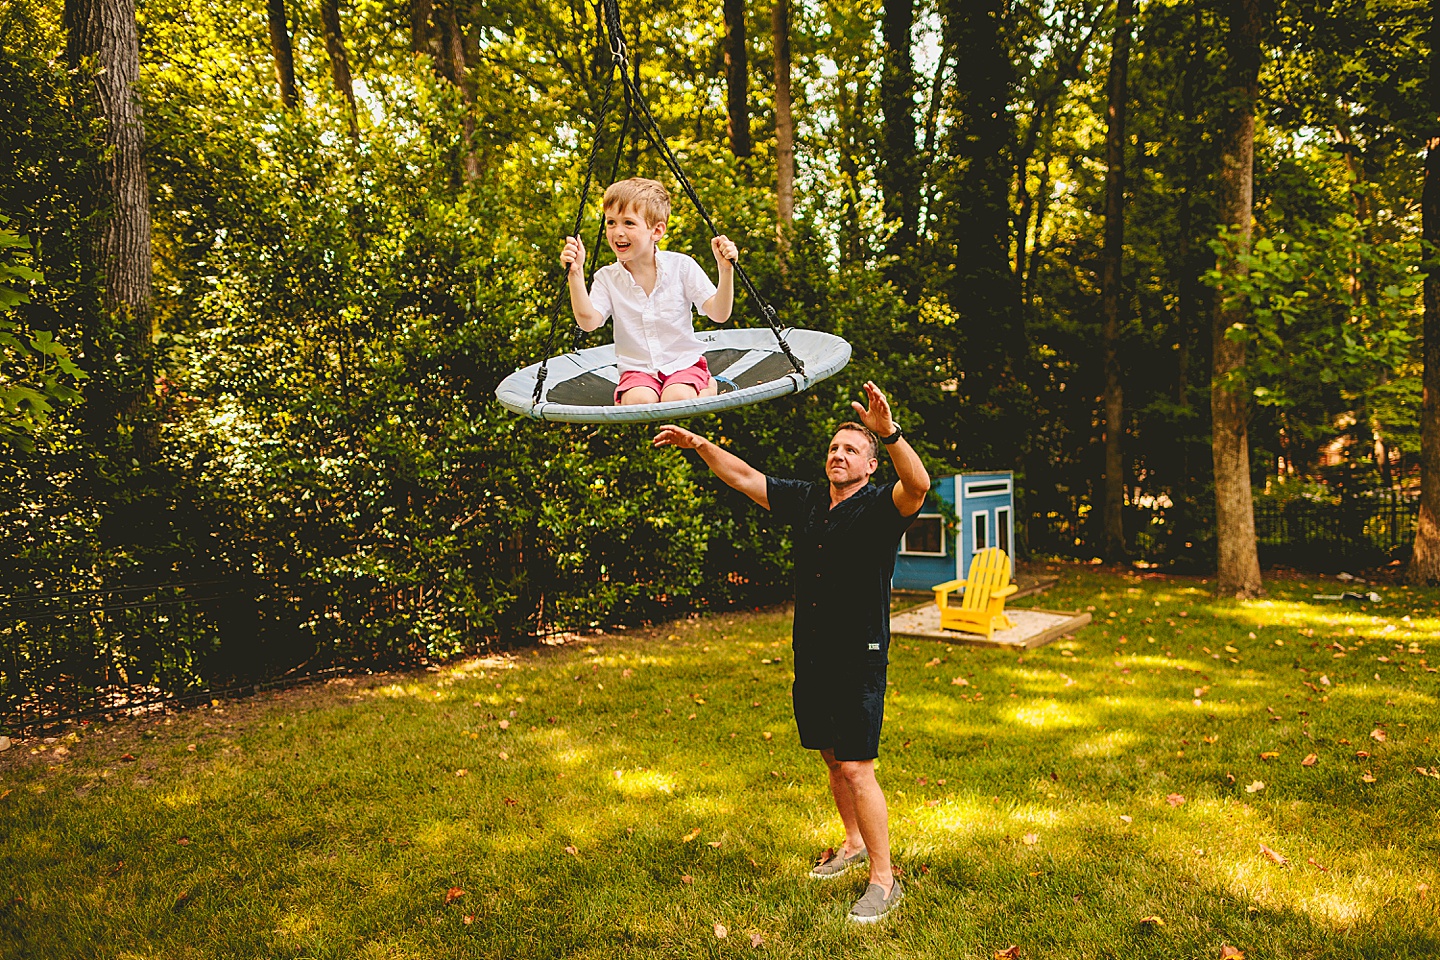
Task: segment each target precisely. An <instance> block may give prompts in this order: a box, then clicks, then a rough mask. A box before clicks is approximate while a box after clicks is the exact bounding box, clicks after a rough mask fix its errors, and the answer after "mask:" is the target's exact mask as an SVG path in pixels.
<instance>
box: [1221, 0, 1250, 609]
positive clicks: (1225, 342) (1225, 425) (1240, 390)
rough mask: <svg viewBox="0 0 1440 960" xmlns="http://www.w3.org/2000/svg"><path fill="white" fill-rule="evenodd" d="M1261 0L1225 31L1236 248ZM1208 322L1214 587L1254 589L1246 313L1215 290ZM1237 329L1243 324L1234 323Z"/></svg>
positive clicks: (1226, 139) (1229, 220) (1224, 138)
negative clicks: (1216, 578)
mask: <svg viewBox="0 0 1440 960" xmlns="http://www.w3.org/2000/svg"><path fill="white" fill-rule="evenodd" d="M1261 2H1262V0H1232V2H1231V5H1230V7H1231V9H1230V34H1229V50H1228V53H1229V60H1230V63H1229V91H1228V96H1229V101H1230V102H1229V108H1228V115H1227V116H1226V118H1225V120H1224V125H1225V128H1224V130H1223V131H1222V133H1221V140H1220V144H1221V150H1220V177H1219V213H1220V218H1221V222H1222V223H1224V224H1226V225H1227V226H1229V227H1232V228H1234V229H1235V230H1236V231H1237V232H1238V236H1239V239H1240V251H1239V252H1241V253H1245V252H1248V251H1249V249H1250V236H1251V229H1252V226H1253V221H1252V210H1251V207H1252V204H1253V189H1254V186H1255V99H1256V97H1257V96H1258V94H1259V86H1260V82H1259V76H1260V33H1261V29H1262V23H1261V11H1260V5H1261ZM1221 270H1222V271H1224V272H1225V273H1228V274H1229V275H1231V276H1240V275H1243V273H1242V271H1243V268H1242V267H1241V266H1240V265H1239V264H1238V263H1236V262H1235V261H1233V260H1232V261H1230V262H1227V263H1222V264H1221ZM1213 316H1214V324H1213V331H1214V335H1213V340H1214V342H1213V349H1214V365H1213V368H1212V374H1211V380H1210V414H1211V429H1212V433H1211V440H1210V449H1211V456H1212V458H1213V460H1214V463H1215V527H1216V531H1215V532H1216V538H1217V541H1218V542H1217V547H1218V553H1219V570H1218V574H1219V582H1218V586H1217V590H1218V592H1219V593H1220V594H1221V595H1222V596H1235V597H1254V596H1258V595H1259V594H1260V593H1261V584H1260V558H1259V554H1258V552H1257V548H1256V544H1255V504H1254V500H1253V498H1252V495H1251V491H1250V437H1249V430H1248V426H1247V423H1246V420H1247V418H1248V416H1249V404H1248V403H1247V398H1246V393H1245V391H1246V387H1245V381H1244V377H1243V368H1244V366H1245V341H1244V339H1243V337H1242V336H1236V337H1234V338H1232V337H1231V336H1227V333H1229V332H1230V331H1231V330H1232V328H1233V327H1236V326H1237V325H1239V326H1243V324H1244V323H1245V321H1246V320H1247V318H1248V313H1247V311H1246V308H1245V305H1244V304H1243V303H1240V302H1239V301H1238V300H1236V299H1235V298H1233V297H1224V296H1221V297H1216V298H1215V311H1214V314H1213ZM1234 332H1235V333H1236V334H1242V333H1243V330H1241V329H1237V330H1235V331H1234Z"/></svg>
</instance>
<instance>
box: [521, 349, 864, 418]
mask: <svg viewBox="0 0 1440 960" xmlns="http://www.w3.org/2000/svg"><path fill="white" fill-rule="evenodd" d="M697 335H698V336H699V339H700V343H701V344H702V345H703V346H704V348H705V360H706V362H707V363H708V364H709V366H710V375H711V376H713V377H716V378H717V379H718V378H722V377H723V378H724V379H726V380H729V381H731V383H733V385H734V387H733V389H729V390H728V392H724V393H720V394H718V395H716V396H713V397H696V398H695V399H693V400H674V401H671V402H669V403H640V404H631V405H629V406H620V405H618V404H616V403H615V387H616V385H617V384H619V382H620V370H619V367H618V366H617V365H616V362H615V345H614V344H606V345H604V346H600V347H590V348H588V349H585V350H579V351H577V352H574V353H566V354H562V355H560V356H558V357H552V358H551V359H550V360H549V362H548V372H547V374H546V377H545V389H544V391H543V392H542V393H541V396H540V402H539V403H536V402H534V395H535V381H536V379H537V378H538V376H539V373H540V364H538V363H532V364H531V365H530V366H528V367H525V368H524V369H522V370H516V371H515V372H514V373H512V374H510V376H508V377H506V378H505V379H504V380H502V381H501V382H500V386H498V387H496V388H495V397H496V399H498V400H499V401H500V404H501V406H503V407H505V408H506V409H507V410H512V411H514V412H515V413H520V414H524V415H525V416H527V417H531V418H532V419H535V420H558V421H563V422H565V423H647V422H650V421H655V420H681V419H684V418H686V417H695V416H699V415H701V414H704V413H716V412H718V411H720V410H730V409H733V408H735V407H743V406H745V405H747V404H751V403H759V402H760V401H762V400H772V399H774V398H775V397H783V396H785V395H786V394H789V393H799V392H800V391H802V390H804V389H806V388H807V387H809V386H810V385H811V384H814V383H818V382H819V381H821V380H824V379H825V378H826V377H828V376H831V375H832V374H834V373H837V372H839V371H840V370H841V369H842V368H843V367H844V366H845V364H847V363H849V362H850V344H848V343H846V342H845V341H844V340H842V339H840V338H839V337H837V336H835V335H834V334H829V333H821V332H819V331H817V330H789V331H787V332H786V334H785V339H786V341H787V342H788V343H789V344H790V349H791V350H792V351H793V352H794V354H795V356H796V357H797V358H799V360H800V362H801V363H802V364H804V366H805V372H804V373H803V374H802V373H797V372H796V371H795V369H794V367H792V366H791V365H790V361H789V360H788V359H786V357H785V354H783V353H782V352H780V348H779V345H778V344H776V342H775V334H774V333H772V332H771V331H769V330H761V329H734V330H707V331H703V332H700V333H698V334H697ZM727 386H728V385H727ZM722 389H725V388H724V387H722Z"/></svg>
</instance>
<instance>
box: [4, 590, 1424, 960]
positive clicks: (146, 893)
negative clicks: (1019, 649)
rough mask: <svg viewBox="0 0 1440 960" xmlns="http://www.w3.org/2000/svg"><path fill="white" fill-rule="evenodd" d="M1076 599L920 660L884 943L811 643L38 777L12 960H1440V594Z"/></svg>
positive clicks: (611, 663) (353, 713)
mask: <svg viewBox="0 0 1440 960" xmlns="http://www.w3.org/2000/svg"><path fill="white" fill-rule="evenodd" d="M1056 572H1058V573H1060V575H1061V580H1060V583H1059V585H1058V586H1057V587H1055V588H1054V589H1052V590H1051V591H1050V592H1049V593H1048V594H1046V595H1044V596H1043V597H1039V598H1032V601H1033V602H1034V603H1035V604H1036V605H1039V606H1045V607H1049V608H1079V609H1087V608H1090V609H1093V611H1094V616H1095V622H1094V623H1093V624H1092V625H1091V626H1089V627H1086V628H1085V629H1083V630H1082V631H1080V633H1079V634H1078V635H1076V636H1075V637H1074V638H1073V639H1068V640H1061V641H1058V642H1056V643H1054V644H1052V645H1050V646H1048V647H1045V648H1043V649H1040V650H1036V651H1032V652H1029V653H1026V654H1023V655H1020V656H1017V655H1016V653H1014V652H1003V651H998V650H990V649H983V648H974V647H964V646H953V647H952V646H947V645H945V644H941V643H935V642H927V641H915V640H906V639H900V638H897V641H896V644H895V646H894V648H893V650H892V653H891V668H890V677H891V682H892V686H891V694H890V703H889V706H888V708H887V716H886V725H885V736H884V740H883V743H882V747H881V761H880V766H879V773H880V780H881V783H882V785H883V786H884V787H885V789H886V791H887V794H888V797H889V800H890V809H891V819H892V823H891V830H892V835H893V838H894V844H895V854H896V861H897V863H898V864H899V866H900V867H901V868H902V869H903V871H904V881H905V883H906V887H907V891H908V894H909V895H908V898H907V900H906V902H905V904H904V906H903V907H902V908H901V909H900V911H899V912H898V913H897V914H896V916H895V917H894V918H893V919H890V920H887V921H885V922H884V923H882V924H880V925H879V926H878V927H870V928H856V927H854V926H852V925H850V924H849V923H848V921H847V920H846V919H845V914H846V910H847V909H848V907H849V904H850V902H851V900H853V899H854V898H855V897H856V896H858V895H859V894H860V893H861V892H862V890H863V887H864V878H863V875H859V874H853V873H852V874H851V875H848V876H846V877H844V878H841V879H840V880H837V881H831V882H829V883H820V882H816V881H811V880H809V879H807V877H806V876H805V874H806V871H807V870H808V868H809V866H810V863H811V859H812V857H813V856H814V855H815V854H816V853H817V852H819V851H820V850H822V849H823V848H825V847H827V846H830V845H838V844H839V842H840V840H841V839H842V835H841V831H840V827H839V821H838V820H837V819H836V817H835V816H834V813H833V810H832V807H831V804H830V800H829V796H828V794H827V792H826V787H825V782H826V781H825V776H824V768H823V765H822V764H821V763H820V761H819V760H818V758H817V757H815V756H814V755H813V754H808V753H806V752H805V751H802V750H801V749H800V748H799V746H798V744H797V741H796V737H795V732H794V726H793V722H792V719H791V715H790V703H789V683H790V653H789V632H788V627H789V615H788V611H773V612H762V613H756V614H725V615H715V616H710V617H705V618H700V619H693V620H689V621H686V622H683V623H679V624H669V625H666V626H662V627H657V628H655V629H652V630H644V631H631V632H628V633H623V634H608V635H605V636H600V637H595V638H591V639H588V640H585V641H581V642H578V643H575V644H572V645H568V646H565V647H560V648H551V649H545V650H543V651H538V652H536V653H533V654H532V653H525V654H523V655H520V656H516V657H514V658H494V659H489V660H473V661H469V662H466V663H463V664H460V665H457V666H455V667H453V668H447V669H442V670H438V671H432V672H429V673H421V674H414V675H405V676H388V677H380V678H374V679H368V680H367V679H361V680H356V681H353V682H351V681H337V682H332V683H330V684H328V685H324V686H316V687H310V688H306V689H302V690H296V691H291V692H288V693H285V694H280V695H276V696H267V697H258V698H254V699H250V700H242V701H233V702H226V703H224V704H218V705H214V706H211V707H209V708H203V709H196V710H191V711H186V712H183V713H180V714H177V715H174V716H170V717H163V718H159V719H151V720H146V721H144V722H141V721H139V720H126V721H117V722H114V723H102V724H98V725H95V726H91V727H87V728H84V729H78V728H77V730H76V731H74V732H72V733H71V734H68V735H66V736H64V737H61V738H60V739H59V740H58V741H57V742H55V743H53V744H37V743H25V744H20V745H18V746H17V747H15V748H14V749H12V750H10V751H9V752H8V753H6V754H3V755H0V868H3V881H0V882H3V884H4V887H3V888H0V896H3V900H4V902H3V903H0V956H3V957H17V958H18V957H26V958H51V957H56V958H59V957H116V958H150V957H155V958H159V957H164V958H185V957H243V958H256V957H377V958H378V957H405V958H411V957H414V958H436V957H507V958H508V957H556V956H567V957H595V958H599V957H606V958H610V957H621V956H626V957H629V956H637V957H697V956H716V957H718V956H755V957H759V956H769V957H821V956H827V957H867V956H875V957H881V956H884V957H895V956H898V957H979V958H984V960H990V958H991V957H993V956H994V955H995V953H996V951H999V950H1003V949H1005V948H1006V947H1009V946H1010V945H1012V944H1016V945H1018V946H1019V948H1020V956H1022V957H1027V958H1042V957H1046V958H1050V957H1096V958H1101V957H1104V958H1111V957H1177V958H1181V957H1183V958H1195V957H1198V958H1206V957H1213V958H1219V957H1220V956H1221V947H1222V945H1232V946H1235V947H1239V948H1241V949H1243V950H1244V951H1245V952H1246V955H1247V956H1248V957H1250V958H1252V960H1253V958H1268V957H1322V956H1323V957H1381V958H1400V957H1435V956H1437V955H1440V920H1437V915H1436V907H1435V905H1436V902H1437V899H1440V883H1437V879H1436V865H1437V854H1440V832H1437V827H1440V820H1437V799H1440V774H1437V776H1435V777H1432V776H1429V775H1423V774H1422V773H1420V772H1418V771H1417V768H1424V769H1425V770H1426V771H1430V770H1432V768H1435V767H1437V766H1440V758H1437V756H1436V754H1437V752H1440V749H1437V748H1440V743H1437V744H1432V742H1431V741H1432V739H1437V740H1440V721H1437V717H1436V702H1437V692H1440V674H1437V673H1433V672H1431V671H1430V668H1428V667H1427V666H1426V665H1425V658H1426V656H1427V653H1426V649H1427V648H1428V647H1429V645H1430V644H1431V643H1432V642H1434V641H1435V638H1436V635H1437V630H1440V592H1436V591H1409V590H1405V589H1404V588H1400V587H1389V588H1380V589H1381V592H1383V593H1384V594H1385V595H1386V600H1385V602H1384V603H1382V604H1378V605H1375V606H1374V607H1365V608H1360V607H1352V606H1340V605H1337V604H1324V603H1320V602H1311V601H1310V599H1309V597H1310V595H1311V594H1312V593H1316V592H1331V593H1334V592H1339V589H1338V585H1337V584H1335V582H1334V581H1328V582H1321V581H1315V580H1311V581H1309V582H1305V581H1300V580H1288V581H1286V580H1272V581H1271V582H1270V583H1269V584H1268V587H1269V590H1270V595H1269V596H1268V597H1267V598H1265V599H1263V600H1259V601H1253V602H1247V603H1236V602H1231V601H1216V600H1214V599H1213V598H1212V597H1211V595H1210V594H1209V590H1208V587H1207V586H1205V585H1204V584H1202V583H1201V582H1200V581H1195V580H1182V579H1170V578H1160V577H1155V578H1143V579H1142V578H1140V577H1133V576H1121V575H1117V574H1114V573H1102V572H1096V571H1094V570H1092V569H1090V568H1076V567H1060V568H1056ZM1367 589H1368V588H1367ZM1025 602H1027V601H1022V604H1021V605H1024V603H1025ZM1434 656H1435V657H1436V659H1437V660H1440V650H1437V651H1436V652H1435V654H1434ZM957 678H959V679H963V680H964V681H966V683H965V684H960V683H957V682H956V681H957ZM37 748H39V752H38V753H37V752H36V749H37ZM61 748H63V749H61ZM126 755H129V756H130V757H133V758H134V759H133V760H129V759H126ZM1310 755H1313V756H1314V758H1315V759H1314V761H1313V763H1312V764H1311V765H1309V766H1306V765H1305V760H1306V758H1307V757H1309V756H1310ZM1371 778H1373V780H1372V779H1371ZM1182 798H1183V800H1182ZM1262 845H1263V849H1262ZM1264 849H1268V850H1271V851H1274V853H1275V855H1276V856H1277V857H1283V858H1284V860H1285V861H1286V862H1285V863H1284V864H1280V863H1276V862H1274V860H1272V859H1271V858H1270V857H1269V856H1268V855H1267V854H1265V853H1264V852H1263V851H1264ZM452 888H453V889H452ZM447 891H449V892H450V894H451V896H450V897H449V898H448V899H449V900H450V902H448V903H447ZM458 891H463V893H461V894H458V895H456V894H457V892H458ZM1152 917H1153V918H1159V921H1158V922H1156V921H1153V920H1152V921H1146V919H1145V918H1152ZM717 924H718V925H723V928H724V931H725V932H726V936H724V937H723V938H722V937H720V936H719V935H718V933H719V932H720V927H719V926H717ZM756 942H758V943H759V944H760V945H759V946H758V947H757V946H754V945H752V944H753V943H756Z"/></svg>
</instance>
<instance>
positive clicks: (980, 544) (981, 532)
mask: <svg viewBox="0 0 1440 960" xmlns="http://www.w3.org/2000/svg"><path fill="white" fill-rule="evenodd" d="M970 543H971V546H970V550H971V552H972V553H973V552H975V551H977V550H984V549H985V548H986V547H988V546H990V511H988V510H976V511H975V512H974V513H972V514H970Z"/></svg>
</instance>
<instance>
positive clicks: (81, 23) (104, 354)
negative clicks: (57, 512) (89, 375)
mask: <svg viewBox="0 0 1440 960" xmlns="http://www.w3.org/2000/svg"><path fill="white" fill-rule="evenodd" d="M64 17H65V27H66V30H67V31H68V32H67V37H66V43H65V55H66V60H67V61H68V62H69V65H70V68H71V69H72V70H74V71H75V72H76V73H77V74H78V75H79V76H81V77H83V78H84V82H83V85H82V86H81V96H82V98H83V99H84V101H85V102H86V103H87V105H88V107H89V108H90V110H91V111H93V113H94V115H95V116H96V117H98V118H99V120H100V121H101V123H100V133H99V135H100V140H101V143H102V145H103V147H104V153H103V156H104V159H103V161H102V162H101V163H100V165H99V168H98V170H97V178H98V179H97V182H96V184H95V190H94V196H93V198H92V202H93V205H94V206H95V207H96V208H97V209H98V210H99V211H100V212H101V214H102V216H101V217H100V223H99V226H98V228H97V229H96V230H95V233H94V236H93V238H92V239H91V241H90V244H89V246H90V250H89V256H88V259H89V261H90V262H89V264H88V267H89V268H90V269H91V270H93V272H94V274H95V275H97V276H98V278H99V281H100V285H101V287H100V289H101V306H102V308H103V315H102V316H101V317H100V318H99V321H98V322H97V323H95V324H94V325H93V326H92V327H91V329H89V330H87V332H86V337H85V339H86V350H85V352H86V356H87V358H88V359H89V360H90V361H91V362H92V364H99V363H107V359H106V358H110V357H119V356H123V357H125V358H126V369H125V370H124V371H120V372H116V374H115V375H113V376H109V375H107V376H96V377H94V378H93V379H92V380H91V385H90V387H89V389H87V391H86V412H85V419H86V423H87V425H88V428H89V430H90V432H91V435H92V436H94V437H96V438H97V439H98V438H101V437H105V436H107V435H108V434H110V433H111V432H112V431H113V430H114V429H115V427H116V424H117V422H119V421H121V420H128V421H130V423H131V426H132V436H133V437H134V438H135V444H134V445H135V456H136V459H140V460H142V461H146V460H148V459H149V458H151V457H152V456H153V455H154V453H155V450H154V440H155V436H154V432H153V429H151V428H150V427H149V426H147V425H146V424H144V423H143V422H142V420H143V418H142V417H140V416H139V414H140V413H141V409H140V408H141V407H142V406H143V405H144V403H145V401H146V398H147V397H149V396H151V395H152V388H153V383H154V374H153V368H154V356H155V348H154V335H153V330H152V326H151V325H152V323H153V318H152V314H151V298H150V293H151V291H150V287H151V259H150V187H149V183H148V181H147V179H146V170H145V156H144V145H145V118H144V112H143V109H142V106H141V102H140V96H139V93H138V91H137V90H136V84H137V82H138V81H139V77H140V39H139V32H138V30H137V27H136V23H135V4H134V0H67V2H66V4H65V12H64ZM108 372H109V371H107V373H108Z"/></svg>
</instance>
